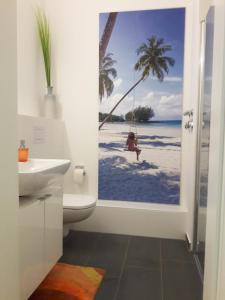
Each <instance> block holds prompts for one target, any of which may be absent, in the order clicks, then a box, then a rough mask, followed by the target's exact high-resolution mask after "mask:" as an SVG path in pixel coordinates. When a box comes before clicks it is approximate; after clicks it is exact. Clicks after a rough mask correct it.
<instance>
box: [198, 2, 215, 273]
mask: <svg viewBox="0 0 225 300" xmlns="http://www.w3.org/2000/svg"><path fill="white" fill-rule="evenodd" d="M213 32H214V11H213V8H211V9H210V10H209V13H208V15H207V17H206V20H205V21H204V22H203V23H202V54H201V80H200V104H199V122H198V143H197V169H196V206H197V207H196V229H195V230H196V232H195V249H194V250H195V254H196V257H197V261H198V263H199V268H200V271H201V274H202V275H203V274H204V256H205V234H206V216H207V197H208V172H209V151H210V118H211V90H212V65H213Z"/></svg>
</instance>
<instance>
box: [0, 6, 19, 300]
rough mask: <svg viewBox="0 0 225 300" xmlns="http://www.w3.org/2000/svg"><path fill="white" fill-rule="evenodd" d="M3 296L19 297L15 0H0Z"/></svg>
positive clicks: (13, 299) (0, 249)
mask: <svg viewBox="0 0 225 300" xmlns="http://www.w3.org/2000/svg"><path fill="white" fill-rule="evenodd" d="M0 45H1V47H0V104H1V109H0V140H1V147H0V168H1V172H0V203H1V209H0V243H1V246H0V266H1V268H0V299H4V300H18V299H19V296H18V295H19V275H18V259H19V257H18V207H19V200H18V191H17V163H16V161H17V147H16V146H17V145H16V125H17V124H16V109H17V104H16V99H17V78H16V67H17V57H16V49H17V46H16V0H7V1H0Z"/></svg>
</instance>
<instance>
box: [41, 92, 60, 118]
mask: <svg viewBox="0 0 225 300" xmlns="http://www.w3.org/2000/svg"><path fill="white" fill-rule="evenodd" d="M44 117H45V118H48V119H55V118H57V99H56V96H55V95H54V93H53V87H52V86H48V87H47V94H46V95H45V96H44Z"/></svg>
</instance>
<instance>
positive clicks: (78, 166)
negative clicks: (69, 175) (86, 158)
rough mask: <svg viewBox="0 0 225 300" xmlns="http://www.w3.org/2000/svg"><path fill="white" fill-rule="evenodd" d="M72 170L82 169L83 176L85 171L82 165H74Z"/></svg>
mask: <svg viewBox="0 0 225 300" xmlns="http://www.w3.org/2000/svg"><path fill="white" fill-rule="evenodd" d="M74 170H83V175H84V176H85V175H86V171H85V168H84V165H76V166H75V167H74Z"/></svg>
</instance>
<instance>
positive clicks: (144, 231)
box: [71, 205, 187, 240]
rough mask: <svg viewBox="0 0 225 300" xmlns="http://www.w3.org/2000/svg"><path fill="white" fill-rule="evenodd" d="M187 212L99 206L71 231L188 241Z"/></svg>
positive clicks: (175, 209) (72, 226) (74, 225)
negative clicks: (186, 235)
mask: <svg viewBox="0 0 225 300" xmlns="http://www.w3.org/2000/svg"><path fill="white" fill-rule="evenodd" d="M186 218H187V211H186V210H182V209H177V208H174V210H172V209H171V208H168V210H166V209H163V210H160V209H155V207H154V209H138V208H131V207H129V208H128V207H110V206H104V205H98V206H97V207H96V209H95V211H94V213H93V215H92V216H91V217H90V218H89V219H87V220H85V221H82V222H80V223H75V224H72V225H71V229H74V230H81V231H92V232H103V233H115V234H127V235H137V236H149V237H158V238H169V239H180V240H185V232H186Z"/></svg>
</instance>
